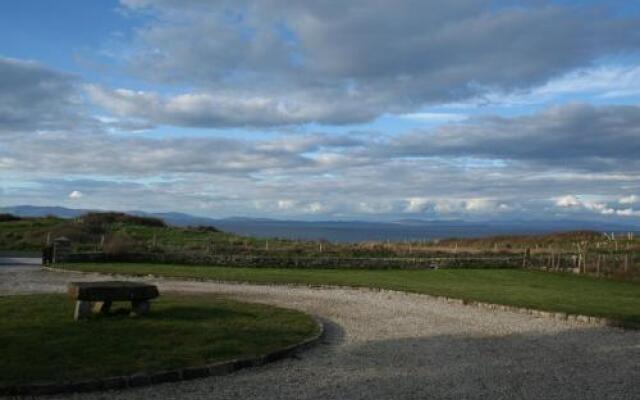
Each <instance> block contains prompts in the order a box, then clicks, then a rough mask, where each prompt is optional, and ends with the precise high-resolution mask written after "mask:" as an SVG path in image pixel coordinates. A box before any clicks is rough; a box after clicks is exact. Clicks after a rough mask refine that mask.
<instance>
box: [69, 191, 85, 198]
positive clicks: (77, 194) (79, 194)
mask: <svg viewBox="0 0 640 400" xmlns="http://www.w3.org/2000/svg"><path fill="white" fill-rule="evenodd" d="M81 197H84V194H83V193H82V192H80V191H78V190H74V191H73V192H71V193H69V198H70V199H79V198H81Z"/></svg>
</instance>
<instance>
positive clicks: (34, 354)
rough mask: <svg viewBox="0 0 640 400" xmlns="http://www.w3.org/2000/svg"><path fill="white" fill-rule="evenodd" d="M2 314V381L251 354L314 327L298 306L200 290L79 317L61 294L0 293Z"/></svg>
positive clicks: (111, 372)
mask: <svg viewBox="0 0 640 400" xmlns="http://www.w3.org/2000/svg"><path fill="white" fill-rule="evenodd" d="M118 304H119V303H115V304H114V306H115V307H118ZM0 315H2V319H0V354H1V360H2V361H1V362H0V386H3V385H15V384H26V383H33V382H38V381H47V382H51V381H55V382H62V381H68V380H82V379H90V378H99V377H108V376H121V375H129V374H133V373H136V372H150V371H157V370H170V369H177V368H183V367H189V366H200V365H204V364H207V363H211V362H216V361H224V360H229V359H234V358H244V357H253V356H258V355H261V354H265V353H267V352H270V351H273V350H276V349H280V348H284V347H287V346H289V345H292V344H295V343H299V342H301V341H303V340H304V339H306V338H308V337H309V336H311V335H312V334H314V333H315V331H316V329H317V327H316V324H315V322H314V321H313V319H312V318H311V317H310V316H308V315H306V314H303V313H301V312H298V311H294V310H286V309H281V308H277V307H271V306H266V305H261V304H247V303H240V302H236V301H231V300H226V299H221V298H218V297H214V296H205V295H177V294H170V295H167V294H163V295H162V296H161V297H160V298H158V299H157V300H155V301H153V305H152V310H151V313H149V315H147V316H145V317H144V318H131V317H129V316H128V315H122V314H121V315H117V314H116V315H109V316H96V317H95V318H92V319H90V320H88V321H81V322H74V321H73V302H72V301H70V300H69V299H68V298H67V297H66V296H64V295H40V294H39V295H20V296H2V297H0Z"/></svg>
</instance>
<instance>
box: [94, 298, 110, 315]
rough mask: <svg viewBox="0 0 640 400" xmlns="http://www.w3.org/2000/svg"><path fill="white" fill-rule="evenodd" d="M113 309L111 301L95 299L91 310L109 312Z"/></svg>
mask: <svg viewBox="0 0 640 400" xmlns="http://www.w3.org/2000/svg"><path fill="white" fill-rule="evenodd" d="M110 309H111V301H110V300H106V301H94V302H92V303H91V311H93V313H94V314H108V313H109V310H110Z"/></svg>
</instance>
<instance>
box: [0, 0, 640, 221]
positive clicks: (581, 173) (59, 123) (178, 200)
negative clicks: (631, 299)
mask: <svg viewBox="0 0 640 400" xmlns="http://www.w3.org/2000/svg"><path fill="white" fill-rule="evenodd" d="M639 154H640V3H638V2H633V1H615V0H614V1H611V0H609V1H595V0H585V1H577V0H574V1H569V0H564V1H560V0H557V1H552V0H531V1H524V0H519V1H515V0H514V1H509V0H455V1H446V2H443V1H435V0H393V1H391V0H386V1H385V0H351V1H348V2H345V1H337V0H317V1H291V0H261V1H245V0H233V1H214V0H207V1H205V0H120V1H116V0H111V1H108V0H104V1H86V0H59V1H53V0H46V1H42V0H21V1H19V2H8V1H6V2H2V3H0V207H2V206H14V205H24V204H29V205H39V206H54V205H55V206H66V207H71V208H87V209H111V210H122V211H125V210H143V211H149V212H159V211H177V212H186V213H191V214H194V215H201V216H209V217H216V218H221V217H230V216H245V217H268V218H278V219H301V220H325V219H331V220H350V219H360V220H376V221H392V220H397V219H425V220H445V219H466V220H511V219H519V220H522V219H531V220H534V219H535V220H553V219H573V220H607V221H624V222H629V223H638V224H640V157H638V155H639Z"/></svg>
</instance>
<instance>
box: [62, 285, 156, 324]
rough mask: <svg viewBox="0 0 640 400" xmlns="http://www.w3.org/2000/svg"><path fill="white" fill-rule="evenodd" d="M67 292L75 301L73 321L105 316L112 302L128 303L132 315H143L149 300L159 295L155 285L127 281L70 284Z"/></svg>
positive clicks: (147, 307) (146, 311)
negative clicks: (93, 314)
mask: <svg viewBox="0 0 640 400" xmlns="http://www.w3.org/2000/svg"><path fill="white" fill-rule="evenodd" d="M67 292H68V293H69V296H70V297H71V298H72V299H74V300H75V301H76V308H75V312H74V314H73V318H74V319H75V320H79V319H83V318H87V317H89V316H90V315H91V314H92V313H105V314H106V313H108V312H109V310H110V309H111V304H112V303H113V302H114V301H130V302H131V311H132V312H133V314H135V315H145V314H147V313H148V312H149V310H150V309H151V304H150V302H149V300H151V299H155V298H156V297H158V296H159V295H160V292H159V291H158V287H157V286H155V285H150V284H147V283H140V282H128V281H106V282H71V283H70V284H69V287H68V290H67Z"/></svg>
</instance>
